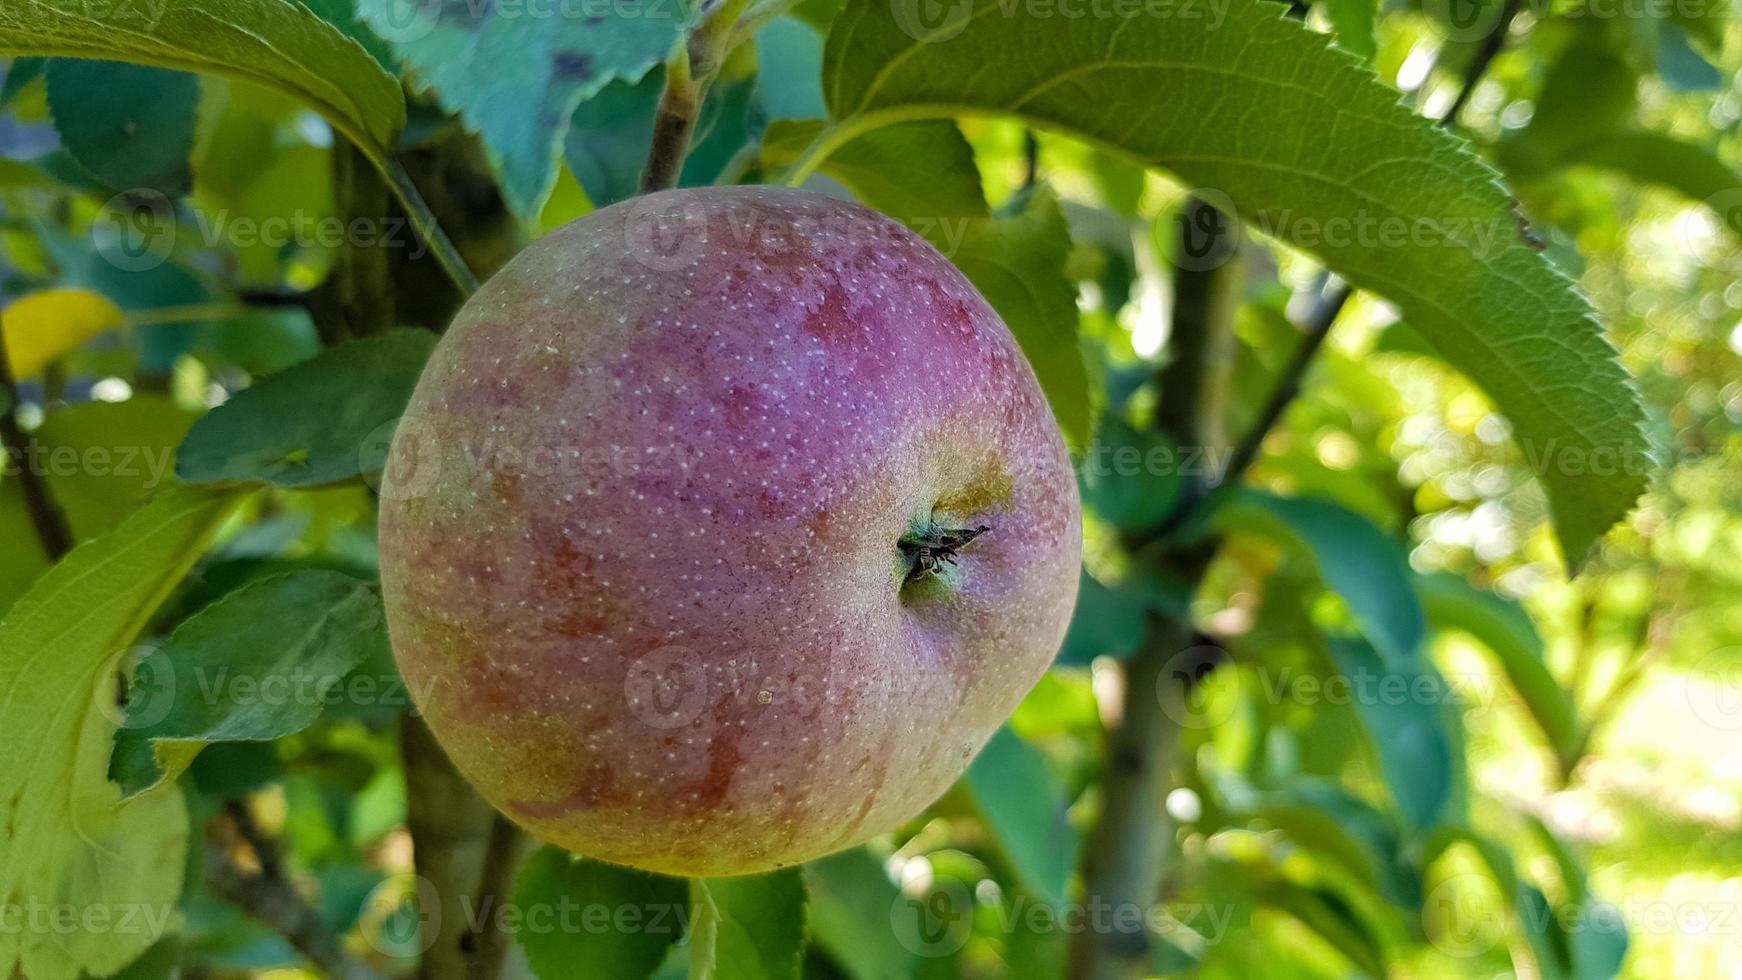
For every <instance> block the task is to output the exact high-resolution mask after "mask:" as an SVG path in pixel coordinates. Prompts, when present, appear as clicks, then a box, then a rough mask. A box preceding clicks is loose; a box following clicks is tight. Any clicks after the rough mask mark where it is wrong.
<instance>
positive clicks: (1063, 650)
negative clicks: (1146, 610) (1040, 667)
mask: <svg viewBox="0 0 1742 980" xmlns="http://www.w3.org/2000/svg"><path fill="white" fill-rule="evenodd" d="M1145 629H1146V624H1145V623H1144V619H1143V606H1142V605H1141V604H1140V603H1138V602H1136V601H1134V599H1133V597H1132V596H1131V595H1130V594H1129V590H1128V589H1126V588H1124V587H1119V588H1108V587H1107V586H1105V585H1102V584H1101V582H1100V580H1099V579H1097V578H1095V577H1094V576H1093V575H1090V574H1089V573H1088V570H1087V569H1085V570H1084V571H1083V572H1082V577H1081V581H1080V583H1079V584H1078V586H1077V607H1076V610H1075V611H1073V612H1072V613H1071V625H1070V629H1068V630H1066V631H1065V642H1064V644H1063V645H1062V646H1060V647H1059V655H1058V660H1057V661H1056V663H1057V665H1058V666H1060V667H1087V666H1089V665H1090V664H1091V663H1093V662H1094V661H1095V658H1096V657H1115V658H1118V659H1121V660H1122V659H1124V658H1126V657H1129V656H1130V655H1131V654H1133V653H1136V652H1137V648H1138V647H1139V646H1142V644H1143V637H1144V633H1145Z"/></svg>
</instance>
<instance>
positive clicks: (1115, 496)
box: [1077, 412, 1183, 532]
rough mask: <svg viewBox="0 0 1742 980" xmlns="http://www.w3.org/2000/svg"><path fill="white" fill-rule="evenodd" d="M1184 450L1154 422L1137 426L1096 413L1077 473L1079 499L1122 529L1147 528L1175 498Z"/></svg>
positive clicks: (1161, 518) (1167, 511)
mask: <svg viewBox="0 0 1742 980" xmlns="http://www.w3.org/2000/svg"><path fill="white" fill-rule="evenodd" d="M1182 456H1183V454H1182V453H1181V452H1180V450H1179V447H1177V446H1175V445H1174V444H1173V441H1172V440H1170V439H1168V438H1167V436H1165V435H1163V434H1162V433H1161V432H1159V431H1158V430H1156V429H1155V428H1153V427H1150V426H1145V427H1144V428H1142V429H1138V428H1136V427H1135V426H1133V425H1132V424H1131V423H1129V422H1127V421H1125V419H1124V418H1123V417H1122V416H1120V415H1117V414H1114V413H1111V412H1109V413H1107V414H1106V415H1103V416H1102V417H1101V424H1100V425H1099V426H1098V427H1097V428H1096V430H1095V441H1094V444H1093V445H1091V446H1090V447H1089V452H1088V454H1087V455H1086V456H1085V458H1084V459H1083V463H1082V466H1081V467H1080V468H1079V469H1078V471H1077V472H1078V473H1079V474H1080V475H1081V478H1082V485H1083V503H1084V504H1085V505H1086V506H1087V507H1088V508H1089V509H1090V510H1091V511H1093V512H1094V514H1095V516H1096V517H1099V518H1100V519H1102V520H1104V521H1106V522H1107V523H1109V524H1112V525H1113V526H1115V527H1117V528H1119V529H1120V530H1122V531H1127V532H1139V531H1147V530H1149V529H1151V528H1154V527H1156V526H1157V525H1159V524H1160V523H1161V522H1162V521H1164V520H1166V519H1167V517H1168V515H1170V514H1172V513H1173V512H1174V507H1175V506H1176V505H1177V504H1178V502H1179V495H1180V484H1181V480H1180V478H1181V476H1182V473H1181V469H1182V465H1183V464H1182V462H1181V459H1182Z"/></svg>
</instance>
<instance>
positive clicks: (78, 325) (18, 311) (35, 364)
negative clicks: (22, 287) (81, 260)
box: [0, 289, 125, 379]
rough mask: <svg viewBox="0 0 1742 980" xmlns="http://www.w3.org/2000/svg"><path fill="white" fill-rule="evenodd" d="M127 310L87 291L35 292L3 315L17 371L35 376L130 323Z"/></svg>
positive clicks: (10, 361)
mask: <svg viewBox="0 0 1742 980" xmlns="http://www.w3.org/2000/svg"><path fill="white" fill-rule="evenodd" d="M124 319H125V318H124V317H123V316H122V314H121V308H120V307H118V306H116V305H115V304H114V303H111V302H109V300H108V299H106V298H104V297H103V296H100V295H98V294H97V293H93V292H88V291H86V290H83V289H49V290H44V291H43V292H40V293H31V294H30V295H28V296H26V297H24V298H23V299H20V300H19V301H18V302H16V303H13V304H12V305H11V306H9V307H7V308H6V311H5V313H4V314H3V315H0V329H4V331H5V340H6V363H7V364H9V365H11V367H12V375H13V377H15V378H18V379H23V378H29V377H34V376H35V375H36V374H38V373H39V372H41V371H42V369H43V368H45V367H47V366H48V365H49V363H50V362H52V361H54V360H56V359H57V358H60V357H62V356H64V355H65V354H66V353H67V352H68V351H71V350H72V349H74V348H75V347H78V346H79V345H80V344H82V343H84V342H85V341H87V340H90V339H91V338H92V337H95V336H96V335H98V334H100V333H102V332H103V331H105V330H113V329H115V328H116V327H119V326H121V324H122V323H123V322H124Z"/></svg>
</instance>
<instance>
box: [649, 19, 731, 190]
mask: <svg viewBox="0 0 1742 980" xmlns="http://www.w3.org/2000/svg"><path fill="white" fill-rule="evenodd" d="M747 6H748V3H747V0H702V4H701V6H700V7H699V8H698V9H697V11H696V23H695V26H694V27H692V28H691V29H690V33H689V36H688V37H686V38H685V39H684V42H683V43H682V44H681V45H679V46H678V49H677V50H676V51H675V52H673V54H672V56H671V58H670V59H669V60H667V62H666V65H665V88H664V90H663V91H661V92H660V94H659V108H658V109H656V110H655V111H654V117H653V145H652V146H651V147H649V148H648V151H647V166H646V167H645V168H644V169H643V170H642V172H641V192H642V193H643V194H648V193H652V192H653V191H663V190H667V189H669V188H672V187H676V186H677V182H678V178H679V177H680V176H681V175H682V174H683V162H684V158H685V157H686V156H688V155H689V149H690V134H691V133H692V132H694V131H695V128H696V116H697V115H698V114H700V112H701V111H702V100H703V99H705V98H707V95H708V88H709V86H711V85H713V83H714V76H715V75H717V74H719V72H720V65H721V63H723V62H724V61H725V60H726V55H727V53H728V52H729V51H730V50H731V47H732V44H733V43H734V42H735V41H737V40H738V39H740V38H741V37H742V35H740V33H739V31H738V28H739V24H738V19H739V17H740V16H741V15H743V13H744V10H745V8H746V7H747Z"/></svg>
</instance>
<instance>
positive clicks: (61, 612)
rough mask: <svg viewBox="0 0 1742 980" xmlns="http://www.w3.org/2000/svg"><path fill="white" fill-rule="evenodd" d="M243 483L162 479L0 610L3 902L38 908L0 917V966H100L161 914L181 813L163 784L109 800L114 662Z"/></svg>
mask: <svg viewBox="0 0 1742 980" xmlns="http://www.w3.org/2000/svg"><path fill="white" fill-rule="evenodd" d="M240 497H241V493H240V492H239V491H237V490H234V489H224V490H210V489H194V488H189V487H175V488H172V489H170V490H168V491H166V492H164V493H162V494H160V495H158V496H157V497H155V498H154V499H153V500H152V501H151V502H150V503H148V504H147V505H146V506H144V507H143V508H141V509H140V510H138V511H136V512H135V513H134V514H133V515H132V516H130V517H129V518H127V520H125V521H123V522H122V523H121V524H120V525H119V526H118V527H117V528H116V529H115V530H114V531H113V532H111V533H109V534H107V535H105V536H103V537H101V538H98V539H96V540H94V541H92V542H90V543H88V544H85V545H82V546H80V547H79V548H77V549H75V550H74V551H73V552H72V553H71V554H69V555H68V556H67V557H66V558H65V559H63V560H62V561H61V562H60V563H59V564H58V565H56V566H55V567H54V568H52V569H50V570H49V571H48V573H47V574H45V575H43V576H42V578H40V579H38V580H37V582H36V584H35V586H34V587H32V588H31V590H30V591H29V592H28V593H26V594H25V595H24V597H23V598H21V599H19V600H18V602H17V604H16V605H14V606H13V607H12V609H11V611H10V612H9V613H8V614H7V615H6V618H5V619H4V620H3V621H0V731H4V732H6V738H5V739H3V740H0V908H8V909H24V910H29V909H44V910H47V912H46V913H45V914H39V915H36V916H31V915H24V916H22V917H20V918H18V919H17V920H16V922H17V928H8V929H0V976H3V977H12V976H20V975H22V976H26V977H30V978H31V980H61V978H66V980H74V978H77V977H79V976H80V975H81V974H86V973H88V974H93V975H96V976H108V975H109V974H111V973H114V972H116V971H117V970H119V969H121V967H123V966H125V965H126V964H127V962H128V961H129V960H131V959H132V958H133V957H135V956H137V955H139V953H140V952H142V951H143V950H145V949H146V948H147V947H149V946H151V945H152V943H154V942H155V941H156V940H157V939H159V938H161V936H162V932H163V929H164V928H165V927H166V926H167V925H168V924H169V922H170V916H171V914H172V910H173V909H174V907H175V903H176V901H177V899H178V897H179V896H180V894H181V882H182V870H183V864H184V861H185V857H186V848H187V818H186V814H185V811H184V809H183V807H182V802H181V798H180V795H179V793H178V792H177V791H176V789H175V788H174V787H173V786H170V787H165V788H163V789H159V790H157V791H154V792H152V793H149V794H146V795H145V796H142V797H140V798H138V799H136V800H133V801H131V802H129V803H127V804H126V805H121V804H120V803H119V801H120V795H121V791H120V787H118V786H116V785H115V784H113V783H111V782H109V779H108V765H109V756H110V751H111V747H112V745H113V742H114V737H115V730H116V728H117V726H118V725H119V723H120V719H121V714H120V711H119V710H118V709H117V708H116V707H115V704H116V695H117V690H116V688H117V684H118V680H117V678H116V666H117V664H119V663H120V659H121V657H123V656H124V655H126V652H127V650H128V648H129V647H130V645H131V644H132V643H133V642H134V639H135V638H136V637H137V636H138V634H139V631H140V630H141V629H142V628H143V627H144V625H145V623H146V622H147V620H148V619H149V618H150V616H151V614H152V612H153V611H154V610H155V609H156V608H157V607H158V605H159V604H160V603H161V602H162V601H163V599H164V598H165V597H166V596H167V595H168V594H169V592H170V590H171V589H173V588H174V587H175V586H176V584H177V583H178V582H179V581H180V580H181V578H182V576H183V575H184V574H186V572H187V570H188V568H189V567H190V566H191V565H192V564H193V562H194V560H195V559H196V558H198V557H199V555H200V553H201V552H202V551H203V550H204V549H205V547H206V544H207V542H208V541H209V540H210V539H211V536H212V534H213V533H214V532H215V531H216V529H217V527H218V525H219V524H220V523H221V522H222V521H223V520H224V518H225V517H226V516H227V515H228V514H229V513H230V511H231V509H232V507H233V506H234V505H235V504H236V503H237V501H238V500H239V499H240ZM58 909H65V910H70V913H68V912H56V911H55V910H58ZM67 914H71V915H73V916H74V918H75V919H76V920H77V921H76V928H73V929H65V928H62V927H61V921H62V920H61V919H58V918H56V916H65V915H67Z"/></svg>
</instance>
